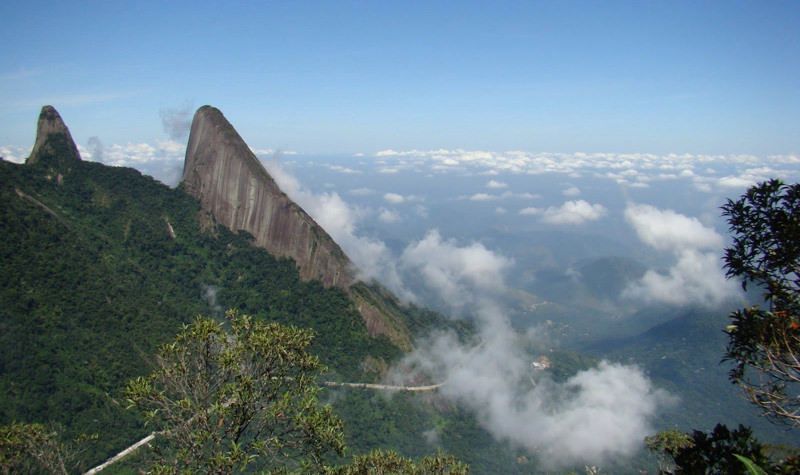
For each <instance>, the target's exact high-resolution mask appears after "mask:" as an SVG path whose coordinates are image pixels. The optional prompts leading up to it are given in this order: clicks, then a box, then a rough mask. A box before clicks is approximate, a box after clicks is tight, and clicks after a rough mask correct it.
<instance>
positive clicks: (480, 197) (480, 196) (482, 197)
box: [469, 193, 500, 201]
mask: <svg viewBox="0 0 800 475" xmlns="http://www.w3.org/2000/svg"><path fill="white" fill-rule="evenodd" d="M499 198H500V197H499V196H497V195H491V194H489V193H475V194H474V195H472V196H470V197H469V199H470V200H471V201H489V200H496V199H499Z"/></svg>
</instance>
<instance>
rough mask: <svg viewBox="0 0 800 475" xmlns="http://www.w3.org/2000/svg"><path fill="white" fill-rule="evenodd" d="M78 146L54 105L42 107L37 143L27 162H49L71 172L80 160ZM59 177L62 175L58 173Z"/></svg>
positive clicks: (64, 172) (37, 130)
mask: <svg viewBox="0 0 800 475" xmlns="http://www.w3.org/2000/svg"><path fill="white" fill-rule="evenodd" d="M80 160H81V156H80V154H79V153H78V147H76V146H75V142H74V141H73V140H72V135H71V134H70V133H69V129H68V128H67V125H66V124H65V123H64V121H63V120H62V119H61V115H59V113H58V111H57V110H56V109H55V108H54V107H53V106H44V107H42V112H41V113H40V114H39V122H38V124H37V126H36V143H34V145H33V150H32V151H31V154H30V156H29V157H28V159H27V160H25V163H26V164H28V165H35V164H38V163H43V164H47V165H48V166H51V167H53V168H55V169H57V170H58V171H59V172H60V173H63V174H67V173H69V170H70V168H71V167H72V166H73V165H74V164H75V163H77V162H80ZM58 177H59V179H60V178H61V177H62V175H61V174H59V175H58Z"/></svg>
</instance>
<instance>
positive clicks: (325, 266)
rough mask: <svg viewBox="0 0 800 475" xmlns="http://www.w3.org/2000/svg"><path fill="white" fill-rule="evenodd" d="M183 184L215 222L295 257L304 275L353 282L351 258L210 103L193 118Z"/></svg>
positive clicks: (346, 283) (337, 283)
mask: <svg viewBox="0 0 800 475" xmlns="http://www.w3.org/2000/svg"><path fill="white" fill-rule="evenodd" d="M183 185H184V188H185V189H186V191H187V192H188V193H189V194H191V195H192V196H194V197H195V198H197V199H199V200H200V203H201V204H202V206H203V208H205V209H206V210H208V211H210V212H211V213H212V214H213V215H214V218H215V220H216V221H217V222H218V223H220V224H222V225H225V226H227V227H228V228H230V229H231V230H232V231H239V230H245V231H247V232H249V233H250V234H252V235H253V236H254V237H255V243H254V244H255V245H257V246H261V247H264V248H265V249H267V250H268V251H269V252H271V253H272V254H274V255H276V256H278V257H290V258H292V259H294V260H295V262H296V263H297V267H298V269H299V271H300V275H301V277H302V278H304V279H319V280H320V281H321V282H322V283H323V285H325V286H337V287H342V288H345V289H346V288H347V287H348V286H349V285H350V284H351V283H352V281H353V270H352V264H351V262H350V259H349V258H348V257H347V256H346V255H345V253H344V252H343V251H342V249H341V248H340V247H339V246H338V244H336V243H335V242H334V241H333V239H332V238H331V237H330V236H329V235H328V233H327V232H325V230H324V229H322V228H321V227H320V226H319V225H318V224H317V223H316V222H315V221H314V220H313V219H312V218H311V216H309V215H308V214H307V213H306V212H305V211H304V210H303V209H302V208H301V207H300V206H298V205H297V204H296V203H295V202H293V201H292V200H291V199H290V198H289V197H288V196H286V194H285V193H283V192H282V191H281V189H280V188H279V187H278V185H277V184H276V183H275V180H273V179H272V177H271V176H270V175H269V173H268V172H267V170H266V169H265V168H264V166H263V165H262V164H261V162H260V161H259V160H258V158H256V156H255V154H253V152H252V151H251V150H250V148H249V147H248V146H247V144H246V143H245V142H244V140H243V139H242V138H241V136H239V134H238V133H237V132H236V130H235V129H234V128H233V126H232V125H231V124H230V122H228V120H227V119H226V118H225V116H223V115H222V112H220V111H219V110H218V109H216V108H214V107H211V106H203V107H201V108H200V109H198V110H197V112H196V113H195V115H194V119H193V120H192V128H191V132H190V134H189V143H188V145H187V147H186V161H185V162H184V168H183Z"/></svg>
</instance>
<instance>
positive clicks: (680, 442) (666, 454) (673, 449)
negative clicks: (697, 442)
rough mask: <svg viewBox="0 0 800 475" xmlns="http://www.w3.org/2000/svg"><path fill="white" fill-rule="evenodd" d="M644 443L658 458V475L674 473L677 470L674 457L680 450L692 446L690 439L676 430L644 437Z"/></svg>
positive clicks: (687, 435)
mask: <svg viewBox="0 0 800 475" xmlns="http://www.w3.org/2000/svg"><path fill="white" fill-rule="evenodd" d="M644 443H645V445H647V448H648V449H650V451H651V452H653V453H654V454H655V455H656V457H657V458H658V473H675V470H676V469H677V468H678V466H677V465H676V464H675V457H676V456H677V455H678V453H679V452H680V451H681V450H683V449H686V448H691V447H692V446H694V442H693V441H692V437H691V436H690V435H689V434H687V433H685V432H681V431H679V430H678V429H669V430H665V431H661V432H659V433H658V434H656V435H651V436H648V437H645V439H644Z"/></svg>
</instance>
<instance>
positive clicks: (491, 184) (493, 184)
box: [486, 180, 508, 190]
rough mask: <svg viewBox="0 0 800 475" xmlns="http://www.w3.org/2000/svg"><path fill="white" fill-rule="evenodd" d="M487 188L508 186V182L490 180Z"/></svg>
mask: <svg viewBox="0 0 800 475" xmlns="http://www.w3.org/2000/svg"><path fill="white" fill-rule="evenodd" d="M486 188H491V189H495V190H496V189H501V188H508V183H503V182H502V181H497V180H489V182H488V183H486Z"/></svg>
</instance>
